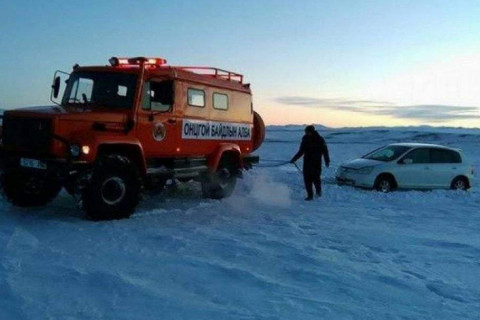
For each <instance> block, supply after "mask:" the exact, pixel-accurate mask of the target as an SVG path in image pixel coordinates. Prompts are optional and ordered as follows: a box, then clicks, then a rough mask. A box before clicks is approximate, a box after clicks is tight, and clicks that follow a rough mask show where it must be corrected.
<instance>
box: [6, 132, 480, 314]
mask: <svg viewBox="0 0 480 320" xmlns="http://www.w3.org/2000/svg"><path fill="white" fill-rule="evenodd" d="M321 133H322V134H323V135H324V136H325V138H326V140H327V143H328V144H329V147H330V151H331V157H332V168H330V169H328V170H326V171H325V176H326V178H325V181H326V182H327V183H326V184H325V185H324V189H325V191H324V197H323V198H322V199H317V200H316V201H313V202H309V203H306V202H304V201H303V197H304V193H303V192H304V191H303V186H302V179H301V176H300V175H299V174H298V172H297V171H296V169H295V168H294V167H293V166H291V165H286V166H283V167H278V168H257V169H255V170H253V171H251V172H249V173H247V174H246V175H245V177H244V179H243V180H241V181H240V182H239V184H238V185H237V189H236V191H235V193H234V195H233V196H232V197H231V198H229V199H225V200H222V201H213V200H211V201H210V200H208V201H207V200H203V199H201V197H200V192H199V190H198V187H197V186H196V185H195V184H186V185H180V186H178V188H177V190H173V188H170V189H169V190H167V191H166V192H165V194H163V195H158V196H148V197H147V199H146V200H145V201H144V202H143V203H142V204H141V206H140V207H139V209H138V211H137V213H136V214H135V215H134V216H133V217H132V218H131V219H129V220H121V221H111V222H100V223H94V222H90V221H85V220H82V219H81V217H80V213H79V212H78V211H76V209H75V207H74V204H73V201H71V199H70V198H69V197H68V196H67V195H66V194H62V195H61V196H60V197H59V198H58V199H57V200H55V201H54V202H53V203H52V204H51V205H50V206H49V207H46V208H43V209H41V210H24V209H19V208H14V207H11V206H10V205H9V204H7V203H6V202H5V201H4V200H0V210H1V214H0V261H1V263H0V319H195V320H199V319H479V318H480V232H479V231H480V210H479V208H480V193H479V186H478V182H476V183H475V186H474V188H473V189H472V190H470V191H469V192H467V193H463V192H453V191H429V192H419V191H408V192H395V193H391V194H379V193H376V192H373V191H365V190H357V189H353V188H349V187H338V186H335V185H332V184H329V183H328V182H331V181H332V178H333V175H334V170H335V168H336V167H337V166H338V165H339V164H340V163H341V162H342V161H345V160H348V159H351V158H354V157H357V156H359V155H362V154H365V153H366V152H368V151H370V150H371V149H374V148H376V147H379V146H381V145H384V144H387V143H390V142H398V141H418V142H431V143H440V144H446V145H451V146H455V147H461V148H462V149H463V150H464V151H465V153H466V154H467V156H469V157H470V158H471V160H472V161H473V162H474V163H475V165H476V168H477V172H478V169H480V148H479V146H480V144H479V143H480V130H466V129H454V130H453V129H432V128H401V129H400V128H399V129H385V128H377V129H341V130H322V131H321ZM301 135H302V128H301V127H298V126H288V127H270V128H269V130H268V132H267V140H266V142H265V143H264V145H263V146H262V148H261V149H260V151H259V153H260V155H261V156H262V157H263V158H264V159H270V160H272V159H279V160H288V159H290V157H291V156H292V155H293V154H294V153H295V152H296V151H297V148H298V142H299V139H300V138H301ZM264 164H267V163H264Z"/></svg>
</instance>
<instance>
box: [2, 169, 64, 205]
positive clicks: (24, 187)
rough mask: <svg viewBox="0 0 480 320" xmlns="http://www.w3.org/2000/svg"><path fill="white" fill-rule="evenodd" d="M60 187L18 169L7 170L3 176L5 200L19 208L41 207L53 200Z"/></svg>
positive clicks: (48, 180) (50, 181)
mask: <svg viewBox="0 0 480 320" xmlns="http://www.w3.org/2000/svg"><path fill="white" fill-rule="evenodd" d="M61 188H62V187H61V185H60V184H59V183H58V182H56V181H54V180H52V179H48V178H46V177H42V176H40V175H36V174H32V173H29V172H27V171H24V170H19V169H7V170H6V171H5V173H4V175H3V194H4V196H5V198H6V199H7V200H8V201H9V202H11V203H13V204H14V205H16V206H19V207H41V206H44V205H46V204H47V203H49V202H50V201H52V200H53V199H55V197H56V196H57V195H58V193H59V192H60V190H61Z"/></svg>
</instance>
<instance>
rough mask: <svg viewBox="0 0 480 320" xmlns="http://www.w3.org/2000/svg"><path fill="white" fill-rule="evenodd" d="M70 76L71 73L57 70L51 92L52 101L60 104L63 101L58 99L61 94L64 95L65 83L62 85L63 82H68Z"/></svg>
mask: <svg viewBox="0 0 480 320" xmlns="http://www.w3.org/2000/svg"><path fill="white" fill-rule="evenodd" d="M69 76H70V74H69V73H66V72H63V71H57V72H55V75H54V76H53V83H52V92H51V93H50V101H52V102H53V103H55V104H58V105H60V103H61V102H60V101H57V100H58V97H59V96H60V99H61V96H63V91H65V85H62V83H67V82H66V81H67V79H68V77H69ZM60 93H62V94H60Z"/></svg>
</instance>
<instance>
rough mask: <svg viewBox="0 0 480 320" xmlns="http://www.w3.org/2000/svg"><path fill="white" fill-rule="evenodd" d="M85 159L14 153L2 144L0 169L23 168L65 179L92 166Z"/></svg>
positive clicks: (0, 148)
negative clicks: (77, 159)
mask: <svg viewBox="0 0 480 320" xmlns="http://www.w3.org/2000/svg"><path fill="white" fill-rule="evenodd" d="M90 167H91V165H90V164H89V163H87V162H85V161H76V160H70V159H58V158H51V157H44V156H36V155H32V154H22V153H17V152H15V153H13V152H10V151H7V150H5V149H4V148H2V147H1V146H0V171H2V172H3V171H5V170H6V169H10V168H11V169H16V170H18V169H21V170H26V171H30V172H32V173H34V174H40V175H45V176H48V177H50V178H54V179H58V180H65V179H68V178H69V177H70V176H72V175H73V174H75V173H78V172H79V171H83V170H85V169H88V168H90Z"/></svg>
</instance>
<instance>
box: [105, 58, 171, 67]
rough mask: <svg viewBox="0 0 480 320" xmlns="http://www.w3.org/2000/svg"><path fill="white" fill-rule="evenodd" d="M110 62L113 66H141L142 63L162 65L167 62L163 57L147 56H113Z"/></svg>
mask: <svg viewBox="0 0 480 320" xmlns="http://www.w3.org/2000/svg"><path fill="white" fill-rule="evenodd" d="M108 62H110V64H111V65H112V67H119V66H139V65H141V64H143V65H146V66H157V67H158V66H161V65H164V64H166V63H167V60H166V59H163V58H145V57H136V58H118V57H111V58H110V59H109V60H108Z"/></svg>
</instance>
